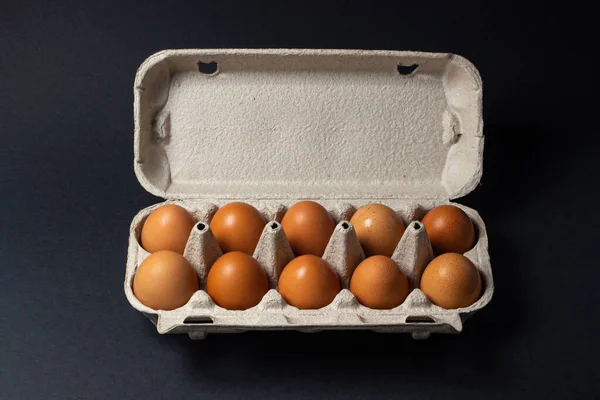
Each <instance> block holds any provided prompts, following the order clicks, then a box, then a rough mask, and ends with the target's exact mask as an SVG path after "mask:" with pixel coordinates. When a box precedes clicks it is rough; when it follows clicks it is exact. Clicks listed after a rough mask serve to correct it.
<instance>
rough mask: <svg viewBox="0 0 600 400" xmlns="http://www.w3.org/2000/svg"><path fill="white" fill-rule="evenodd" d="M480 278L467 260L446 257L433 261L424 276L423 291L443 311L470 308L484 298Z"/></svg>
mask: <svg viewBox="0 0 600 400" xmlns="http://www.w3.org/2000/svg"><path fill="white" fill-rule="evenodd" d="M481 286H482V284H481V276H480V274H479V271H478V270H477V268H476V267H475V265H474V264H473V263H472V262H471V260H469V259H468V258H467V257H465V256H463V255H462V254H458V253H445V254H442V255H440V256H437V257H436V258H434V259H433V261H431V262H430V263H429V264H428V265H427V267H426V268H425V271H423V275H422V276H421V284H420V287H421V291H422V292H423V293H425V295H426V296H427V297H428V298H429V300H430V301H431V302H432V303H433V304H435V305H437V306H439V307H442V308H446V309H455V308H463V307H468V306H470V305H471V304H473V303H475V302H476V301H477V300H478V299H479V296H480V295H481V289H482V288H481Z"/></svg>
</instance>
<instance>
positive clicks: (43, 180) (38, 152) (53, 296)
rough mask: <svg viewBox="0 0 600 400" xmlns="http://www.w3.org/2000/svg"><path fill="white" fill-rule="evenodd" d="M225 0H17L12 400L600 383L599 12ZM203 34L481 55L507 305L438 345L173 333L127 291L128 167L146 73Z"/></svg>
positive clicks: (2, 323)
mask: <svg viewBox="0 0 600 400" xmlns="http://www.w3.org/2000/svg"><path fill="white" fill-rule="evenodd" d="M101 3H102V4H101ZM213 3H214V4H213ZM217 3H220V2H207V3H206V4H202V5H201V4H200V2H194V3H185V4H184V3H183V2H167V1H162V2H157V3H156V5H146V6H145V5H144V4H143V3H141V2H140V4H138V5H131V4H126V2H114V3H112V4H107V3H105V2H92V5H90V6H85V7H84V6H82V5H80V4H82V2H62V4H56V3H55V2H37V3H34V2H30V1H17V0H14V1H9V2H5V1H4V2H1V6H0V73H1V76H0V131H1V134H2V144H1V145H0V188H2V191H3V196H2V197H1V200H0V260H1V261H0V262H1V267H0V399H3V400H4V399H8V400H12V399H30V398H31V399H41V398H57V399H65V398H78V399H81V398H91V399H150V398H167V397H168V398H172V399H176V398H182V399H183V398H192V396H194V397H202V398H211V397H215V398H216V397H219V398H243V397H248V398H250V397H256V398H264V397H272V398H287V399H295V398H326V397H334V396H340V397H345V398H353V397H355V398H365V399H372V398H388V397H391V396H397V397H399V398H404V399H412V398H419V399H421V398H431V397H436V398H448V397H456V398H462V399H469V398H473V399H475V398H484V396H486V397H487V398H525V397H541V398H592V397H593V396H594V394H595V395H596V396H597V395H598V392H599V390H600V386H599V385H600V383H599V382H600V375H599V373H598V368H597V367H596V363H597V361H596V360H598V357H599V356H600V354H599V349H598V340H597V333H596V328H597V325H598V324H597V321H598V306H599V300H600V294H599V292H598V287H599V286H598V281H599V279H600V274H599V272H598V258H597V257H596V256H595V255H593V253H592V252H593V250H594V248H596V247H597V240H598V233H597V227H598V223H599V218H598V208H597V206H596V201H597V199H598V196H597V194H598V193H597V192H598V190H597V172H598V155H597V148H596V147H595V146H594V145H593V144H594V143H593V142H594V140H595V137H596V136H597V124H592V118H593V117H595V116H596V115H597V111H594V110H593V109H592V107H591V105H592V104H594V103H593V101H594V96H593V93H592V91H591V89H592V86H593V85H594V83H595V82H594V81H596V80H597V79H596V78H594V77H593V76H592V75H591V74H592V73H595V74H597V70H596V69H595V64H586V62H587V60H586V57H585V56H584V53H583V52H584V50H591V51H594V48H595V47H596V46H597V38H596V37H594V32H595V26H594V25H592V24H593V22H592V19H591V18H593V14H591V13H590V14H588V15H590V18H586V17H585V15H586V13H585V12H584V11H576V9H575V7H574V6H572V5H571V4H563V5H562V6H561V8H557V9H551V8H548V6H547V5H545V6H544V7H540V8H534V7H532V8H531V10H526V9H524V6H523V5H520V6H519V7H509V6H507V5H501V6H497V7H492V6H483V5H481V6H478V7H474V8H468V9H467V8H464V9H459V6H458V5H457V4H455V3H457V2H445V3H442V4H441V5H434V4H433V3H431V2H410V3H408V4H404V5H402V6H396V7H395V6H391V5H380V6H377V7H375V6H370V7H365V6H362V7H354V6H351V5H350V4H348V3H344V4H343V5H340V6H336V7H325V8H323V6H320V7H313V6H309V5H305V4H299V3H298V4H295V5H293V6H292V7H289V8H287V9H286V8H284V7H283V6H281V5H279V6H275V7H262V6H259V5H257V4H253V5H252V6H235V5H230V6H221V7H219V8H217V6H216V4H217ZM419 3H422V5H421V6H419V5H418V4H419ZM482 3H483V2H482ZM187 47H200V48H210V47H313V48H366V49H371V48H373V49H375V48H376V49H400V50H423V51H441V52H454V53H459V54H461V55H463V56H465V57H467V58H468V59H470V60H471V61H472V62H473V63H474V64H475V65H476V66H477V67H478V69H479V70H480V72H481V74H482V76H483V80H484V119H485V133H486V148H485V168H484V176H483V179H482V182H481V185H480V186H479V187H478V188H477V189H476V190H475V191H474V192H473V193H472V194H471V195H469V196H468V197H467V198H465V199H462V200H461V201H462V202H463V203H464V204H467V205H469V206H471V207H474V208H476V209H477V210H479V211H480V212H481V215H482V216H483V218H484V220H485V222H486V224H487V228H488V232H489V238H490V252H491V257H492V265H493V269H494V275H495V281H496V287H497V289H496V290H497V292H496V295H495V297H494V299H493V300H492V302H491V303H490V305H489V306H488V307H487V308H485V309H484V310H483V311H482V312H480V313H479V314H477V315H475V316H474V317H473V318H472V319H470V320H469V321H467V323H466V325H465V330H464V332H463V333H462V334H461V335H457V336H434V337H432V338H431V339H430V340H427V341H413V340H411V339H410V337H409V336H405V335H382V334H374V333H368V332H364V333H353V332H341V333H334V332H328V333H320V334H301V333H248V334H241V335H228V336H217V335H214V336H212V337H209V338H208V339H207V340H206V341H200V342H193V341H191V340H189V339H188V338H187V336H184V335H183V336H160V335H158V334H157V333H156V331H155V329H154V327H153V326H152V325H151V324H150V322H149V321H147V320H146V319H145V318H144V317H143V316H141V315H140V314H138V313H137V312H136V311H135V310H133V309H132V307H131V306H130V305H129V304H128V302H127V301H126V299H125V296H124V293H123V283H122V282H123V275H124V268H125V257H126V251H127V231H128V227H129V223H130V221H131V219H132V217H133V216H134V215H135V214H136V213H137V211H138V210H139V209H141V208H143V207H145V206H147V205H149V204H152V203H155V202H157V199H156V198H153V197H152V196H151V195H149V194H148V193H146V192H145V191H144V190H143V189H142V187H141V186H140V184H139V183H138V182H137V180H136V178H135V176H134V174H133V169H132V161H133V156H132V152H133V150H132V149H133V126H132V124H133V122H132V121H133V112H132V86H133V84H132V82H133V76H134V73H135V71H136V69H137V67H138V66H139V64H140V63H141V62H142V61H143V60H144V59H145V58H146V57H147V56H149V55H150V54H152V53H154V52H155V51H158V50H161V49H165V48H187ZM557 51H560V52H561V53H560V54H559V53H557ZM595 101H596V102H597V99H596V100H595ZM586 104H587V105H586ZM577 107H581V108H580V109H579V110H578V112H577V113H575V112H574V111H575V110H576V108H577ZM586 205H588V206H589V207H587V208H586V207H585V206H586Z"/></svg>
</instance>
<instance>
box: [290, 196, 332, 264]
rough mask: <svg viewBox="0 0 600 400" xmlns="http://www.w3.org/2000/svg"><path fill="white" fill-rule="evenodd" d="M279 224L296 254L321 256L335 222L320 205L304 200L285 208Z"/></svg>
mask: <svg viewBox="0 0 600 400" xmlns="http://www.w3.org/2000/svg"><path fill="white" fill-rule="evenodd" d="M281 226H282V228H283V231H284V232H285V236H286V237H287V239H288V241H289V243H290V247H291V248H292V251H293V252H294V254H295V255H296V256H300V255H304V254H312V255H315V256H319V257H321V256H322V255H323V253H324V252H325V248H326V247H327V244H328V243H329V239H330V238H331V234H332V233H333V230H334V229H335V222H334V221H333V218H332V217H331V215H329V213H328V212H327V210H326V209H325V208H324V207H323V206H322V205H320V204H319V203H316V202H314V201H309V200H306V201H301V202H298V203H296V204H294V205H293V206H292V207H290V208H289V209H288V210H287V212H286V213H285V215H284V216H283V219H282V220H281Z"/></svg>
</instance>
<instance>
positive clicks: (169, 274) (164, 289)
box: [133, 250, 198, 310]
mask: <svg viewBox="0 0 600 400" xmlns="http://www.w3.org/2000/svg"><path fill="white" fill-rule="evenodd" d="M197 290H198V277H197V275H196V271H194V269H193V268H192V265H191V264H190V263H189V261H188V260H186V259H185V257H183V256H182V255H181V254H179V253H177V252H174V251H171V250H159V251H156V252H154V253H152V254H150V255H149V256H148V257H146V259H145V260H144V261H142V263H141V264H140V266H139V267H138V269H137V271H136V272H135V275H134V277H133V294H134V295H135V297H137V299H138V300H139V301H140V302H141V303H142V304H144V305H145V306H148V307H150V308H152V309H154V310H174V309H176V308H179V307H181V306H183V305H185V304H186V303H187V302H188V301H189V300H190V298H191V297H192V295H193V294H194V293H196V291H197Z"/></svg>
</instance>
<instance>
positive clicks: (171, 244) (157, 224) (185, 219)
mask: <svg viewBox="0 0 600 400" xmlns="http://www.w3.org/2000/svg"><path fill="white" fill-rule="evenodd" d="M195 223H196V221H194V217H192V215H191V214H190V213H189V212H188V211H187V210H186V209H185V208H183V207H180V206H178V205H175V204H166V205H164V206H160V207H158V208H157V209H156V210H154V211H152V213H151V214H150V215H149V216H148V218H146V222H144V226H143V227H142V235H141V241H142V247H143V248H144V250H146V251H147V252H149V253H154V252H155V251H159V250H172V251H176V252H177V253H179V254H183V251H184V250H185V245H186V244H187V241H188V238H189V237H190V232H191V231H192V228H193V227H194V224H195Z"/></svg>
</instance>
